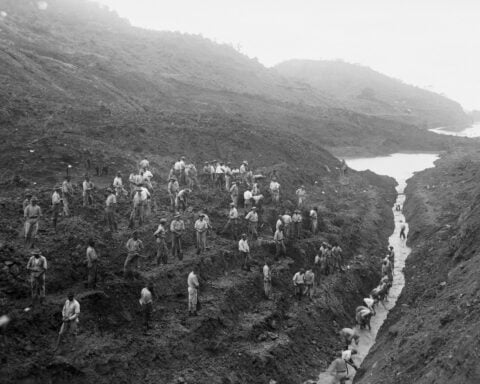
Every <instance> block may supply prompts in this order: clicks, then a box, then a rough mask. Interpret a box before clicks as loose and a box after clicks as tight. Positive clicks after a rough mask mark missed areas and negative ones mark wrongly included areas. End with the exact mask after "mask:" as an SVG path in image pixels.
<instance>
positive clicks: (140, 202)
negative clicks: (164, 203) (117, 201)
mask: <svg viewBox="0 0 480 384" xmlns="http://www.w3.org/2000/svg"><path fill="white" fill-rule="evenodd" d="M149 198H150V192H148V189H147V188H145V187H144V186H143V184H142V183H140V184H139V185H138V186H137V188H136V189H135V193H134V195H133V207H132V212H131V213H130V222H129V225H128V227H129V228H133V227H134V226H135V220H138V224H139V225H140V226H141V225H143V222H144V221H145V207H146V206H147V200H148V199H149Z"/></svg>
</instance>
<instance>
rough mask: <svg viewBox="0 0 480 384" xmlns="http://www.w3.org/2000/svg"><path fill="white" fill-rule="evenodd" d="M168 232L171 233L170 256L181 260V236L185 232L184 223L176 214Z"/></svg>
mask: <svg viewBox="0 0 480 384" xmlns="http://www.w3.org/2000/svg"><path fill="white" fill-rule="evenodd" d="M170 232H171V233H172V256H173V257H178V260H183V252H182V236H183V234H184V232H185V223H184V222H183V220H182V219H181V218H180V214H179V213H177V214H175V216H174V217H173V220H172V222H171V223H170Z"/></svg>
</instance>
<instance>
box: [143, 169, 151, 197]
mask: <svg viewBox="0 0 480 384" xmlns="http://www.w3.org/2000/svg"><path fill="white" fill-rule="evenodd" d="M140 174H141V176H142V183H143V184H144V185H145V186H146V187H147V188H148V190H149V191H150V192H152V191H153V186H152V178H153V173H152V172H150V170H148V169H144V170H143V171H142V172H141V173H140Z"/></svg>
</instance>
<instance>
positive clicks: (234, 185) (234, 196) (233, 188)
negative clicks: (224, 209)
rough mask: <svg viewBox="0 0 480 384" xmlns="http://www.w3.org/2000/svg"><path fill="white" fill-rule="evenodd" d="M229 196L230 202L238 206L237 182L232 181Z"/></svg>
mask: <svg viewBox="0 0 480 384" xmlns="http://www.w3.org/2000/svg"><path fill="white" fill-rule="evenodd" d="M229 192H230V197H231V198H232V203H233V204H235V207H238V195H239V191H238V185H237V182H236V181H234V182H232V186H231V187H230V191H229Z"/></svg>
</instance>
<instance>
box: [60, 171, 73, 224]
mask: <svg viewBox="0 0 480 384" xmlns="http://www.w3.org/2000/svg"><path fill="white" fill-rule="evenodd" d="M62 200H63V213H64V214H65V217H68V216H70V213H71V209H72V206H73V185H72V182H71V181H70V176H66V177H65V180H64V181H63V183H62Z"/></svg>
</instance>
